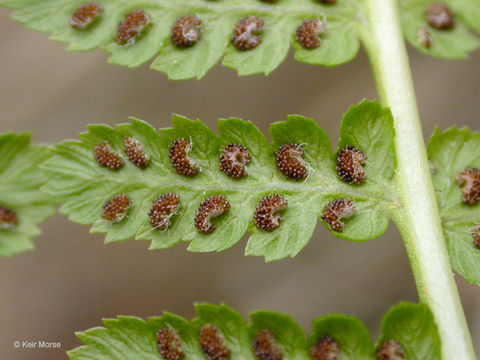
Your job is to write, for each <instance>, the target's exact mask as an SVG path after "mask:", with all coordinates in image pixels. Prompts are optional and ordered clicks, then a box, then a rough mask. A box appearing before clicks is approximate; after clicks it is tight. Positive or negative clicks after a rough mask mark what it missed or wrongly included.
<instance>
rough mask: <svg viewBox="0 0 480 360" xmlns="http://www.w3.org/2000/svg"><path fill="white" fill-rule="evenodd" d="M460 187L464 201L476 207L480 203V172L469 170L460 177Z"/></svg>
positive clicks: (474, 169)
mask: <svg viewBox="0 0 480 360" xmlns="http://www.w3.org/2000/svg"><path fill="white" fill-rule="evenodd" d="M457 180H458V185H459V186H462V201H463V202H464V203H466V204H469V205H475V204H476V203H478V202H479V201H480V170H479V169H477V168H467V169H465V170H464V171H462V172H461V173H460V174H459V175H458V176H457Z"/></svg>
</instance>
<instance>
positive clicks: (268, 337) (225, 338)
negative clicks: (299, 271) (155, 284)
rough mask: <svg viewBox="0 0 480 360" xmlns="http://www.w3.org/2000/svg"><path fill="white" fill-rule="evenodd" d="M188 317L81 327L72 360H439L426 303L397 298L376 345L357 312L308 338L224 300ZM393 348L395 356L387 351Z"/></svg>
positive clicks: (286, 319) (332, 319) (293, 326)
mask: <svg viewBox="0 0 480 360" xmlns="http://www.w3.org/2000/svg"><path fill="white" fill-rule="evenodd" d="M195 310H196V312H197V317H196V318H195V319H193V320H192V321H191V322H188V321H187V320H185V319H183V318H181V317H179V316H176V315H174V314H171V313H164V315H163V316H161V317H152V318H149V319H148V320H147V321H144V320H142V319H140V318H137V317H132V316H119V317H118V318H117V319H104V321H103V323H104V326H105V327H97V328H93V329H90V330H87V331H83V332H79V333H77V336H78V337H79V338H80V340H82V341H83V342H84V343H85V344H86V345H85V346H81V347H78V348H76V349H74V350H71V351H69V352H68V355H69V357H70V359H72V360H80V359H89V360H110V359H111V360H113V359H125V360H130V359H132V360H133V359H135V360H137V359H164V360H174V359H186V360H192V359H196V360H197V359H198V360H201V359H209V360H212V359H216V360H227V359H245V360H247V359H251V360H254V359H260V360H265V359H270V360H281V359H285V360H293V359H298V360H301V359H305V360H322V359H342V360H354V359H355V360H373V359H409V360H416V359H418V360H420V359H422V360H425V359H440V339H439V336H438V332H437V327H436V325H435V322H434V320H433V316H432V314H431V312H430V310H429V309H428V307H427V306H426V305H423V304H418V305H415V304H411V303H400V304H399V305H397V306H395V307H393V308H392V309H391V310H390V311H389V313H388V314H387V315H386V316H385V317H384V319H383V322H382V333H381V335H380V337H379V339H378V341H377V344H376V345H375V346H374V345H373V344H372V340H371V337H370V335H369V333H368V330H367V329H366V328H365V326H364V325H363V324H362V323H361V322H360V321H359V320H358V319H357V318H355V317H352V316H345V315H340V314H330V315H326V316H324V317H321V318H318V319H316V320H315V321H314V322H313V326H312V332H311V333H310V335H309V336H308V337H306V336H305V334H304V332H303V330H302V329H301V328H300V326H299V325H298V324H297V323H296V322H295V320H293V319H292V318H291V317H290V316H288V315H285V314H280V313H276V312H273V311H257V312H254V313H252V314H250V320H251V324H250V325H247V323H246V322H245V320H244V319H243V317H241V316H240V315H239V314H238V313H236V312H235V311H234V310H232V309H231V308H229V307H228V306H226V305H220V306H216V305H211V304H197V305H196V306H195ZM388 354H390V355H392V354H395V357H387V355H388Z"/></svg>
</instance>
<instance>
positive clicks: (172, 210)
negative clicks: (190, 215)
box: [149, 192, 180, 230]
mask: <svg viewBox="0 0 480 360" xmlns="http://www.w3.org/2000/svg"><path fill="white" fill-rule="evenodd" d="M179 203H180V197H179V196H178V195H177V194H175V193H172V192H169V193H166V194H163V195H160V196H159V197H158V198H157V200H155V201H154V202H153V203H152V207H151V208H150V214H149V216H150V224H151V225H152V226H153V228H155V229H160V230H166V229H168V227H169V226H170V218H171V217H172V216H173V215H175V214H176V213H177V210H178V205H179Z"/></svg>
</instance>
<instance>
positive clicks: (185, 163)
mask: <svg viewBox="0 0 480 360" xmlns="http://www.w3.org/2000/svg"><path fill="white" fill-rule="evenodd" d="M191 151H192V143H191V142H189V141H187V140H185V138H180V139H177V140H175V141H174V142H173V144H172V145H171V146H170V153H169V157H170V161H171V162H172V166H173V168H174V169H175V171H176V172H177V173H179V174H181V175H184V176H188V177H193V176H195V175H196V174H197V170H198V165H197V164H196V163H195V162H193V161H192V160H191V159H190V158H189V154H190V152H191Z"/></svg>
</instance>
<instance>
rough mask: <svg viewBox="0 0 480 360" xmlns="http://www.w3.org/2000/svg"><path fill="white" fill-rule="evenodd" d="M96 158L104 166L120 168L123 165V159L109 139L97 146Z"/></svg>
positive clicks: (95, 150)
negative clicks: (114, 149)
mask: <svg viewBox="0 0 480 360" xmlns="http://www.w3.org/2000/svg"><path fill="white" fill-rule="evenodd" d="M94 153H95V160H97V163H98V164H99V165H101V166H103V167H106V168H108V169H110V170H118V169H120V168H121V167H122V166H123V160H122V159H120V156H118V154H117V153H115V152H114V151H113V150H112V147H111V145H110V142H109V141H104V142H101V143H99V144H97V145H96V146H95V149H94Z"/></svg>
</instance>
